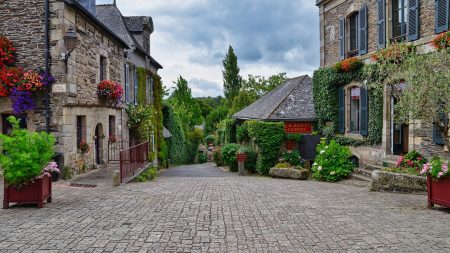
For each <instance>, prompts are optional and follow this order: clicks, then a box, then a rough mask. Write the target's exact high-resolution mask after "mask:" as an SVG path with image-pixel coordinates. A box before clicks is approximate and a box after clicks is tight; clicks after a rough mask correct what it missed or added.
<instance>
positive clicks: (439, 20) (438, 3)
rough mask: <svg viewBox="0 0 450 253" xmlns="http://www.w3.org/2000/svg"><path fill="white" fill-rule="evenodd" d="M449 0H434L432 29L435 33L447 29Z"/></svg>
mask: <svg viewBox="0 0 450 253" xmlns="http://www.w3.org/2000/svg"><path fill="white" fill-rule="evenodd" d="M449 4H450V0H435V5H434V9H435V14H434V22H435V23H434V29H435V32H436V33H441V32H445V31H448V26H449V9H450V7H449Z"/></svg>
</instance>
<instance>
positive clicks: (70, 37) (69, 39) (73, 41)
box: [63, 27, 78, 73]
mask: <svg viewBox="0 0 450 253" xmlns="http://www.w3.org/2000/svg"><path fill="white" fill-rule="evenodd" d="M77 42H78V36H77V33H76V31H75V29H74V28H72V27H71V28H69V30H67V32H66V33H65V34H64V47H65V49H66V52H64V53H63V58H64V62H65V63H66V73H67V61H68V60H69V56H70V54H71V53H72V52H73V50H75V48H76V47H77Z"/></svg>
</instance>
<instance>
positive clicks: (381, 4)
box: [377, 0, 386, 49]
mask: <svg viewBox="0 0 450 253" xmlns="http://www.w3.org/2000/svg"><path fill="white" fill-rule="evenodd" d="M377 7H378V17H377V28H378V49H382V48H385V47H386V0H377Z"/></svg>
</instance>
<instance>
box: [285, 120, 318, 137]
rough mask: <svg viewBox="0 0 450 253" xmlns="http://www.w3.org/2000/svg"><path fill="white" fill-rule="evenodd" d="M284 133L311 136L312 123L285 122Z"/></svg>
mask: <svg viewBox="0 0 450 253" xmlns="http://www.w3.org/2000/svg"><path fill="white" fill-rule="evenodd" d="M284 132H285V133H287V134H310V133H312V122H284Z"/></svg>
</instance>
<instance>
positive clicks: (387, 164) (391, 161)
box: [382, 159, 397, 168]
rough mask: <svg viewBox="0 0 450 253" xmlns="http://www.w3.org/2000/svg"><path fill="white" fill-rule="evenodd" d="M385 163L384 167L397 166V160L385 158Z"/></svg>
mask: <svg viewBox="0 0 450 253" xmlns="http://www.w3.org/2000/svg"><path fill="white" fill-rule="evenodd" d="M382 163H383V167H385V168H393V167H395V166H397V160H395V161H394V160H388V159H383V161H382Z"/></svg>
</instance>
